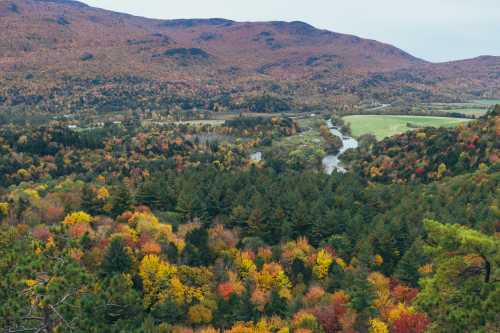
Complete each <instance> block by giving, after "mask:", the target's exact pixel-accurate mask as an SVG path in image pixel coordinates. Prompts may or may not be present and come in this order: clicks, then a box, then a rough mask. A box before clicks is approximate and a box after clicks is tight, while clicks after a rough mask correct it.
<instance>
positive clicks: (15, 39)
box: [0, 0, 500, 113]
mask: <svg viewBox="0 0 500 333" xmlns="http://www.w3.org/2000/svg"><path fill="white" fill-rule="evenodd" d="M0 18H1V19H0V70H1V73H2V74H1V76H0V83H1V84H0V87H1V88H0V107H3V108H13V107H14V108H16V109H24V110H29V112H31V113H36V112H61V113H62V112H64V113H67V112H68V111H70V112H75V111H82V110H87V111H98V112H109V111H122V110H126V109H171V108H173V107H174V106H179V107H181V108H193V107H197V108H204V109H216V108H230V109H232V108H250V109H252V107H253V106H254V105H256V104H261V105H262V106H261V107H260V108H258V110H257V111H269V110H271V111H272V110H283V109H290V108H324V107H326V106H330V107H331V105H332V104H349V103H353V102H356V101H358V100H360V99H366V98H372V97H375V98H378V99H382V100H386V101H390V100H394V99H398V98H403V97H402V96H403V95H404V98H409V99H420V100H433V99H435V100H439V99H459V98H461V97H466V96H498V94H499V87H500V75H499V67H500V58H498V57H488V58H478V59H473V60H467V61H462V62H454V63H447V64H431V63H427V62H425V61H423V60H420V59H417V58H415V57H413V56H412V55H410V54H408V53H405V52H404V51H402V50H400V49H397V48H395V47H393V46H391V45H387V44H383V43H380V42H377V41H373V40H366V39H362V38H358V37H356V36H351V35H344V34H339V33H335V32H330V31H326V30H318V29H316V28H314V27H312V26H310V25H308V24H306V23H302V22H289V23H288V22H257V23H249V22H234V21H229V20H225V19H206V20H201V19H193V20H166V21H165V20H153V19H146V18H140V17H134V16H131V15H126V14H120V13H114V12H110V11H106V10H101V9H96V8H92V7H89V6H87V5H85V4H83V3H79V2H76V1H68V0H12V1H10V0H9V1H2V2H0ZM264 91H265V92H266V95H264V93H263V92H264ZM262 99H264V100H263V101H262Z"/></svg>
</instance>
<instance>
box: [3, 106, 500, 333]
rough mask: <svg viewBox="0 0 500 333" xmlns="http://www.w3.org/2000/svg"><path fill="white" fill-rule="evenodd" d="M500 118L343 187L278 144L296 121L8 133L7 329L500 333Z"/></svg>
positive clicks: (380, 148)
mask: <svg viewBox="0 0 500 333" xmlns="http://www.w3.org/2000/svg"><path fill="white" fill-rule="evenodd" d="M266 103H267V102H266ZM266 103H265V104H266ZM265 104H264V105H265ZM499 112H500V106H496V107H495V108H492V109H491V110H490V111H489V112H488V113H487V114H486V115H485V116H483V117H480V118H479V119H477V120H475V121H472V122H470V123H467V124H464V125H461V126H459V127H457V128H454V129H446V128H439V129H432V128H424V129H417V130H415V131H411V132H407V133H405V134H401V135H398V136H394V137H391V138H387V139H384V140H382V141H376V140H374V139H373V137H370V136H369V135H367V136H364V137H361V138H360V140H359V141H360V147H359V148H358V149H357V150H354V151H350V152H349V153H348V154H347V156H346V161H345V162H346V164H347V165H348V166H349V168H350V171H349V172H347V173H340V172H334V173H333V174H332V175H327V174H325V173H324V172H323V171H322V170H321V166H320V164H317V163H311V161H308V160H304V159H307V158H308V157H307V156H306V155H304V156H302V155H293V156H291V155H290V154H279V153H276V152H275V151H274V150H273V149H272V147H273V143H274V142H275V141H277V140H278V141H279V140H281V139H283V138H287V137H290V136H292V135H297V134H298V133H300V131H301V129H300V127H299V126H298V125H297V122H296V121H295V120H294V119H291V118H287V117H282V116H275V117H267V118H259V117H249V118H244V117H243V118H237V119H233V120H228V121H226V122H224V123H223V124H222V125H220V126H212V125H209V124H182V123H171V124H158V125H154V124H151V123H146V122H144V121H141V120H140V119H137V118H134V117H130V118H127V119H125V120H124V121H123V122H120V123H106V124H103V125H102V126H101V127H95V128H82V127H76V126H75V127H76V128H75V127H72V128H69V127H68V126H67V125H65V124H64V123H61V122H57V121H53V122H52V123H50V124H46V125H42V126H37V125H29V126H22V127H21V126H16V125H12V124H11V125H5V126H2V127H1V128H0V151H1V160H0V170H1V172H0V176H1V178H0V221H1V224H0V276H2V278H0V300H1V302H0V328H1V330H2V331H4V332H12V333H13V332H51V333H52V332H117V333H118V332H138V333H139V332H145V333H146V332H147V333H155V332H158V333H163V332H175V333H191V332H200V333H216V332H227V333H253V332H255V333H267V332H272V333H278V332H279V333H288V332H298V333H330V332H345V333H354V332H360V333H363V332H369V333H408V332H409V333H424V332H439V333H441V332H442V333H445V332H477V333H480V332H481V333H483V332H484V333H487V332H488V333H489V332H498V331H499V330H500V326H499V322H500V285H499V282H500V267H499V265H500V241H499V238H498V237H499V235H500V184H499V182H500V172H499V170H500V169H499V166H500V165H499V161H498V155H499V148H500V141H499V140H498V137H499V136H500V115H499ZM333 119H334V120H335V119H336V118H335V117H334V118H333ZM339 126H344V124H339ZM319 130H320V131H321V135H322V136H323V137H325V140H326V146H325V147H324V148H323V149H325V150H328V149H332V146H335V144H336V143H335V142H332V141H333V140H334V139H333V138H331V137H330V135H329V133H328V131H327V130H326V129H325V127H321V128H320V129H319ZM260 147H271V148H270V149H271V150H270V151H268V152H267V153H264V157H263V159H262V160H261V161H252V160H249V158H248V156H249V153H250V152H252V151H254V149H260Z"/></svg>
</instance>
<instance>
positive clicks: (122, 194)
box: [111, 184, 133, 216]
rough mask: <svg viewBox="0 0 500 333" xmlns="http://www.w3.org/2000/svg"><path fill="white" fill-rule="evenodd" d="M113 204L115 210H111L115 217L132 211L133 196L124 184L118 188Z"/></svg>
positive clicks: (112, 200)
mask: <svg viewBox="0 0 500 333" xmlns="http://www.w3.org/2000/svg"><path fill="white" fill-rule="evenodd" d="M111 202H112V205H113V208H112V210H111V213H112V214H113V216H118V215H120V214H121V213H123V212H125V211H127V210H130V209H131V208H132V205H133V199H132V196H131V195H130V192H129V190H128V188H127V187H126V186H125V185H124V184H121V185H120V186H118V188H117V189H116V191H115V193H114V195H113V197H112V199H111Z"/></svg>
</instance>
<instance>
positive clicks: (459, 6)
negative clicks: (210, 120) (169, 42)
mask: <svg viewBox="0 0 500 333" xmlns="http://www.w3.org/2000/svg"><path fill="white" fill-rule="evenodd" d="M82 1H83V2H85V3H87V4H89V5H91V6H94V7H99V8H104V9H110V10H114V11H118V12H123V13H128V14H133V15H138V16H145V17H150V18H158V19H178V18H213V17H218V18H226V19H231V20H235V21H303V22H307V23H309V24H311V25H313V26H315V27H317V28H321V29H327V30H331V31H335V32H340V33H347V34H353V35H357V36H359V37H364V38H370V39H375V40H378V41H381V42H385V43H389V44H392V45H394V46H396V47H399V48H401V49H403V50H405V51H407V52H409V53H411V54H412V55H414V56H416V57H419V58H422V59H425V60H428V61H433V62H443V61H451V60H458V59H466V58H473V57H477V56H480V55H495V56H500V0H140V1H138V0H82Z"/></svg>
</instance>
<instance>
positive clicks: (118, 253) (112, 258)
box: [102, 237, 132, 275]
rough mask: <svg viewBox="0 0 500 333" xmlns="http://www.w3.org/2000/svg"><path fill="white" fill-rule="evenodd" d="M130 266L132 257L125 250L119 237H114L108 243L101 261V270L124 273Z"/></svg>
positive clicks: (110, 273) (109, 272) (110, 272)
mask: <svg viewBox="0 0 500 333" xmlns="http://www.w3.org/2000/svg"><path fill="white" fill-rule="evenodd" d="M131 267H132V259H131V258H130V256H129V254H128V253H127V251H126V250H125V246H124V244H123V240H122V239H121V238H120V237H115V238H113V240H112V241H111V243H110V244H109V247H108V250H107V252H106V255H105V256H104V260H103V263H102V268H103V270H104V271H105V272H106V273H107V274H109V275H113V274H116V273H125V272H128V271H129V270H130V268H131Z"/></svg>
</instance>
